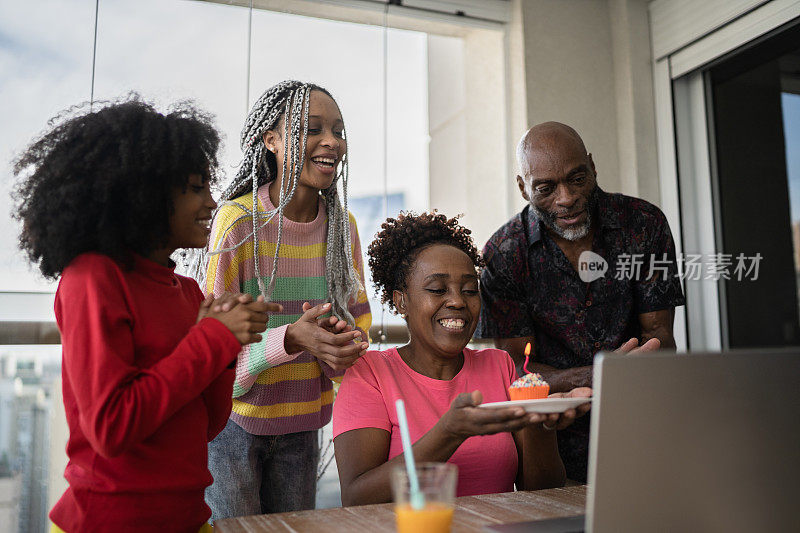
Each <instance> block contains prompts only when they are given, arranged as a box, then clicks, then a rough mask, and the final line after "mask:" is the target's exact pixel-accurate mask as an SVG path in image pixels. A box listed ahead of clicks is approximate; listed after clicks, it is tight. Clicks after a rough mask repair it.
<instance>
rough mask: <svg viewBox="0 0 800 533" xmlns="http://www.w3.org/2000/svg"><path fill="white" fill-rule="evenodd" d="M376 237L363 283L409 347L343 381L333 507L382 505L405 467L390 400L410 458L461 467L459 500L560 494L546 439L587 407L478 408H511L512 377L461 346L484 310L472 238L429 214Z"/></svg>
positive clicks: (560, 470)
mask: <svg viewBox="0 0 800 533" xmlns="http://www.w3.org/2000/svg"><path fill="white" fill-rule="evenodd" d="M382 227H383V230H382V231H381V232H380V233H379V234H378V236H377V238H376V239H375V241H374V242H373V243H372V244H371V245H370V247H369V264H370V268H371V269H372V277H373V280H374V281H375V283H376V284H377V285H378V287H380V288H381V291H382V298H383V301H384V302H386V303H387V304H388V305H389V308H390V309H392V310H395V311H397V312H399V313H400V315H401V316H402V317H403V318H404V319H405V320H406V323H407V324H408V330H409V333H410V341H409V343H408V344H406V345H405V346H402V347H400V348H397V349H394V348H392V349H389V350H386V351H382V352H379V351H371V352H367V354H366V355H365V356H364V357H362V358H361V359H359V360H358V361H356V363H355V364H354V365H353V366H352V367H351V368H350V369H349V370H348V371H347V373H346V374H345V377H344V379H343V381H342V385H341V387H340V389H339V394H338V396H337V399H336V402H335V403H334V407H333V435H334V445H335V449H336V462H337V465H338V467H339V482H340V484H341V489H342V503H343V504H344V505H362V504H368V503H380V502H388V501H390V500H391V490H390V486H389V485H390V484H389V472H390V470H391V469H392V467H393V466H394V465H396V464H402V461H403V459H402V457H401V455H402V445H401V442H400V432H399V430H398V422H397V414H396V412H395V408H394V405H395V400H397V399H398V398H402V399H403V400H404V401H405V403H406V411H407V414H408V423H409V430H410V433H411V440H412V442H414V445H413V449H414V456H415V458H416V459H417V461H419V462H422V461H447V462H450V463H454V464H456V465H458V472H459V473H458V488H457V493H458V495H459V496H466V495H471V494H488V493H494V492H508V491H512V490H514V485H515V483H516V486H517V488H518V489H525V490H533V489H541V488H547V487H554V486H561V485H563V484H564V481H565V473H564V465H563V463H562V462H561V458H560V457H559V455H558V449H557V446H556V435H555V431H554V430H555V429H562V428H564V427H566V426H568V425H569V424H571V423H572V422H573V421H574V419H575V417H576V416H578V415H579V414H583V413H585V412H586V411H587V410H588V408H589V407H588V404H585V405H584V406H581V407H580V408H578V411H577V412H576V411H575V410H568V411H567V412H565V413H562V414H560V415H558V414H554V415H542V414H535V413H531V414H528V413H526V412H525V411H524V410H523V409H522V408H521V407H509V408H505V409H479V408H477V406H478V405H479V404H481V403H483V402H498V401H505V400H508V392H507V390H508V386H509V385H510V384H511V382H512V381H513V380H514V379H515V371H514V363H513V362H512V360H511V358H510V357H509V355H508V354H507V353H506V352H504V351H502V350H497V349H485V350H471V349H469V348H467V347H466V346H467V343H468V342H469V341H470V339H471V338H472V334H473V332H474V331H475V327H476V325H477V321H478V315H479V314H480V306H481V302H480V296H479V294H478V274H477V268H478V267H479V266H480V264H481V259H480V256H479V255H478V251H477V250H476V248H475V245H474V244H473V242H472V238H471V237H470V235H469V234H470V231H469V230H468V229H466V228H464V227H462V226H460V225H459V224H458V222H457V220H456V219H455V218H452V219H447V217H445V216H444V215H442V214H436V213H432V214H430V213H423V214H421V215H414V214H406V215H404V214H401V215H400V216H399V217H398V218H397V219H392V218H390V219H388V220H387V221H386V222H385V223H384V224H383V226H382ZM591 392H592V391H591V389H587V388H581V389H575V390H573V391H571V392H570V393H567V394H566V395H567V396H590V395H591ZM562 395H563V394H554V395H552V396H562Z"/></svg>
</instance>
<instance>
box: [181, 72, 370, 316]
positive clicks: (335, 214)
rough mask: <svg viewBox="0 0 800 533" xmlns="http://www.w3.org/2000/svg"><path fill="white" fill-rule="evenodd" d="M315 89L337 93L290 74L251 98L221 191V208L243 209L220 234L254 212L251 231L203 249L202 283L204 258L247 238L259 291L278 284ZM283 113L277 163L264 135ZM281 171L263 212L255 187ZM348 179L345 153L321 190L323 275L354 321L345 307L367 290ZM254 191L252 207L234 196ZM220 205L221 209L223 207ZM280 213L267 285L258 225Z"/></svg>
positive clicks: (198, 263) (340, 312)
mask: <svg viewBox="0 0 800 533" xmlns="http://www.w3.org/2000/svg"><path fill="white" fill-rule="evenodd" d="M312 91H321V92H323V93H324V94H326V95H328V96H330V97H331V99H333V96H332V95H331V94H330V92H328V91H327V90H326V89H324V88H323V87H320V86H319V85H315V84H311V83H302V82H299V81H293V80H287V81H283V82H281V83H278V84H277V85H275V86H273V87H270V88H269V89H267V90H266V91H265V92H264V94H262V95H261V97H260V98H259V99H258V100H257V101H256V102H255V103H254V104H253V107H252V109H251V110H250V113H249V114H248V116H247V119H246V120H245V124H244V127H243V128H242V133H241V137H240V143H241V147H242V150H243V151H244V158H243V160H242V163H241V165H240V166H239V169H238V171H237V173H236V176H235V178H234V179H233V181H232V183H231V184H230V185H229V186H228V187H227V188H226V189H225V190H224V191H223V192H222V195H221V197H220V201H219V203H220V207H219V209H221V208H222V207H223V206H225V205H230V206H234V207H236V208H238V209H239V210H241V211H242V214H241V215H239V216H238V217H237V218H236V219H234V220H233V221H232V222H231V223H230V224H229V225H228V227H227V228H226V229H225V233H223V235H222V236H221V238H220V242H224V240H225V235H226V234H227V232H228V231H229V230H230V229H231V228H232V227H233V226H234V225H235V224H236V222H238V221H240V220H242V219H246V218H250V219H251V220H252V224H253V231H252V233H251V234H250V235H249V236H248V237H247V238H246V239H244V240H242V241H241V242H238V243H235V244H234V245H232V246H230V247H227V248H218V249H216V250H205V251H202V252H201V254H199V257H196V258H195V260H194V261H193V263H194V264H193V266H192V270H193V272H192V274H193V275H194V276H195V277H196V278H197V279H198V281H200V283H201V284H203V280H204V278H205V274H206V262H207V257H208V256H209V255H215V254H219V253H224V252H231V251H234V250H235V249H237V248H238V247H239V246H241V245H242V244H244V242H246V240H247V239H250V238H252V239H253V244H254V246H253V259H254V267H255V274H256V279H257V282H258V287H259V291H260V292H261V294H263V295H264V296H265V297H266V298H267V299H269V298H270V297H271V295H272V292H273V290H274V288H275V279H276V273H277V269H278V258H279V254H280V247H281V240H282V235H283V212H284V209H285V207H286V206H287V205H288V204H289V202H290V201H291V200H292V198H293V196H294V193H295V191H296V189H297V184H298V182H299V180H300V174H301V172H302V170H303V164H304V162H305V155H306V139H307V136H308V113H309V106H310V95H311V92H312ZM281 118H283V131H284V135H283V142H284V151H283V153H284V154H285V155H284V161H283V166H282V168H281V169H278V165H277V159H276V156H275V154H274V153H272V152H271V151H269V150H268V149H267V147H266V146H265V145H264V142H263V140H262V138H263V136H264V134H265V133H266V132H267V131H269V130H274V129H276V128H277V127H278V125H279V123H280V120H281ZM290 143H291V145H290ZM278 177H280V189H279V191H280V193H279V201H278V205H277V207H276V208H275V210H273V211H269V212H263V211H259V209H258V197H257V195H256V192H257V190H258V188H259V187H261V186H262V185H265V184H267V183H271V182H272V181H274V180H275V179H278ZM340 178H341V181H342V189H343V192H342V194H343V196H344V205H342V202H341V201H340V195H339V191H338V182H339V179H340ZM348 181H349V165H348V156H347V154H345V155H344V157H343V160H342V166H341V168H340V171H339V173H338V174H337V175H336V176H334V179H333V182H332V183H331V185H330V187H328V188H327V189H325V190H323V191H322V195H323V197H324V199H325V207H326V210H327V215H328V246H327V253H326V257H325V277H326V281H327V284H328V297H329V299H330V302H331V306H332V313H333V314H334V315H336V316H338V317H340V318H342V319H344V320H345V321H347V322H348V324H351V325H354V323H355V320H354V318H353V316H352V314H351V313H350V311H349V310H348V308H347V304H348V302H349V301H350V299H351V298H352V299H355V298H356V296H357V295H358V291H359V290H363V286H362V284H361V280H360V278H359V276H358V273H357V272H356V271H355V268H354V267H353V254H352V249H351V247H350V238H351V236H350V221H349V217H348V214H347V213H348V211H347V184H348ZM248 190H249V191H252V194H253V203H252V206H251V209H248V208H247V207H245V206H243V205H242V204H240V203H238V202H234V201H233V200H234V199H235V198H238V197H239V196H242V195H243V194H245V193H246V192H247V191H248ZM219 209H218V210H217V213H219ZM276 216H277V217H278V239H277V243H276V246H275V255H274V258H273V264H272V273H271V274H270V277H269V285H267V286H265V284H264V281H263V279H262V276H261V273H260V265H259V252H258V246H259V240H258V231H259V229H261V228H263V227H264V226H266V225H267V224H269V223H270V222H271V221H272V219H273V218H274V217H276Z"/></svg>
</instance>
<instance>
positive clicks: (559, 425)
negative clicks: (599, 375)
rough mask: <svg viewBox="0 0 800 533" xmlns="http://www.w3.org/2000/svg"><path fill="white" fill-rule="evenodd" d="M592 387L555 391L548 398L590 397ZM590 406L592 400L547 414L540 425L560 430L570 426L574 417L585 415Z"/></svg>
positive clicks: (548, 428)
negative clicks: (562, 410) (560, 411)
mask: <svg viewBox="0 0 800 533" xmlns="http://www.w3.org/2000/svg"><path fill="white" fill-rule="evenodd" d="M591 397H592V389H590V388H589V387H579V388H577V389H572V390H571V391H569V392H556V393H554V394H551V395H550V396H548V398H591ZM591 407H592V402H586V403H583V404H581V405H579V406H578V407H576V408H574V409H567V410H566V411H564V412H563V413H552V414H548V415H546V416H547V420H545V421H543V422H542V427H543V428H544V429H547V430H554V429H557V430H561V429H564V428H566V427H568V426H570V425H571V424H572V423H573V422H575V419H576V418H578V417H581V416H583V415H585V414H586V413H587V412H589V409H591Z"/></svg>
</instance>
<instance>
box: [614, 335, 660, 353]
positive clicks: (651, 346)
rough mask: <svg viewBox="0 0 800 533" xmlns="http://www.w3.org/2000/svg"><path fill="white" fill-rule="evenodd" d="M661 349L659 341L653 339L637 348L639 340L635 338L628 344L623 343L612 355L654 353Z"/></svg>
mask: <svg viewBox="0 0 800 533" xmlns="http://www.w3.org/2000/svg"><path fill="white" fill-rule="evenodd" d="M659 348H661V341H660V340H658V339H657V338H655V337H653V338H652V339H650V340H649V341H647V342H645V343H644V344H642V345H641V346H639V339H637V338H636V337H633V338H631V339H630V340H628V342H625V343H623V345H622V346H620V347H619V348H617V349H616V350H614V353H629V354H634V353H645V352H654V351H656V350H658V349H659Z"/></svg>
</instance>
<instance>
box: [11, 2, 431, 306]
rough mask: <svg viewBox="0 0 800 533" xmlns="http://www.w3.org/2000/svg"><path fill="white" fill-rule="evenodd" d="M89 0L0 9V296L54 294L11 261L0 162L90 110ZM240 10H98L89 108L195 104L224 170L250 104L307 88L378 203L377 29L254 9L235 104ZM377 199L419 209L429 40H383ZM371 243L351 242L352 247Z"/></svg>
mask: <svg viewBox="0 0 800 533" xmlns="http://www.w3.org/2000/svg"><path fill="white" fill-rule="evenodd" d="M94 22H95V1H94V0H37V1H36V2H20V1H18V0H0V96H2V97H0V161H1V162H2V164H0V224H3V227H5V228H6V231H3V232H0V292H2V291H10V290H15V291H53V290H54V289H55V286H54V284H52V283H48V282H46V281H44V280H43V279H41V277H40V276H38V275H37V274H36V273H35V272H33V271H31V269H30V268H29V267H28V266H27V264H26V262H25V260H24V258H23V257H22V254H21V253H20V252H18V251H17V247H16V239H17V231H18V230H17V226H16V222H15V221H13V220H12V218H11V216H10V212H11V209H12V202H11V200H10V198H9V192H10V191H11V189H12V187H13V182H14V178H13V175H12V173H11V170H10V167H11V161H12V160H13V159H14V157H15V155H16V154H19V153H20V152H21V151H22V150H23V149H24V148H25V146H26V145H27V144H28V143H29V142H30V141H31V140H33V138H34V136H36V135H37V134H38V133H40V132H42V131H43V130H44V128H45V127H46V124H47V120H48V119H49V118H50V117H52V116H54V115H55V114H57V113H58V112H59V111H61V110H63V109H65V108H67V107H69V106H71V105H74V104H77V103H80V102H84V101H87V100H89V97H90V94H91V87H92V85H91V78H92V47H93V36H94ZM247 27H248V10H247V9H246V8H241V7H235V6H228V5H219V4H214V3H209V2H197V1H193V0H101V1H100V5H99V11H98V29H97V58H96V69H95V85H94V96H95V100H103V99H113V98H118V97H120V96H123V95H125V94H127V93H128V92H129V91H131V90H133V91H137V92H139V93H140V94H141V95H142V96H143V97H144V98H145V99H147V100H150V101H153V102H155V103H156V104H157V105H158V106H160V107H161V108H162V109H165V108H166V106H168V105H169V104H170V103H171V102H174V101H177V100H183V99H187V98H188V99H193V100H195V101H196V103H197V104H198V105H199V106H200V107H202V108H204V109H206V110H208V111H210V112H212V113H214V114H215V115H216V117H217V125H218V127H219V128H220V130H221V131H222V132H223V135H224V146H223V150H222V152H221V161H222V166H223V171H224V172H225V173H226V174H227V175H228V176H229V177H232V175H233V174H234V173H235V168H236V166H237V164H238V162H239V160H240V157H241V151H240V149H239V132H240V130H241V126H242V124H243V121H244V118H245V116H246V113H247V110H248V109H249V107H250V104H251V103H252V102H254V101H255V100H256V99H257V98H258V97H259V96H260V94H261V93H262V92H263V91H264V90H265V89H266V88H268V87H269V86H271V85H273V84H275V83H277V82H279V81H281V80H283V79H290V78H291V79H299V80H304V81H313V82H315V83H317V84H319V85H321V86H323V87H325V88H327V89H328V90H330V91H331V93H332V94H333V95H334V97H335V98H336V100H337V102H338V103H339V105H340V108H341V110H342V115H343V118H344V120H345V125H346V127H347V134H348V147H349V155H350V180H351V181H350V188H349V190H350V196H351V197H353V198H358V197H368V196H375V195H382V194H383V191H384V186H383V157H384V150H383V146H384V137H383V135H384V119H383V90H384V84H383V75H384V73H383V31H384V30H383V28H380V27H375V26H366V25H358V24H350V23H342V22H334V21H327V20H322V19H315V18H309V17H300V16H295V15H286V14H280V13H274V12H269V11H261V10H255V11H254V13H253V21H252V48H251V69H250V75H249V83H250V93H249V96H250V98H249V102H247V101H246V95H247V83H248V75H247ZM387 41H388V48H387V55H388V62H387V65H388V71H387V78H388V82H389V83H388V84H387V86H388V101H389V107H388V112H387V121H386V123H387V125H388V127H387V128H386V129H387V131H388V137H387V146H388V150H387V157H388V168H389V173H388V177H387V178H388V184H389V186H388V192H389V193H401V194H403V198H404V204H403V206H404V207H405V208H406V209H408V208H413V209H418V210H421V209H425V208H427V203H428V197H427V189H428V187H427V180H428V158H427V150H428V142H429V138H428V123H427V116H428V109H427V40H426V37H425V35H424V34H422V33H418V32H409V31H402V30H393V29H390V30H388V36H387ZM371 239H372V235H368V234H365V233H364V232H362V233H361V240H362V245H363V247H364V248H366V245H367V244H368V243H369V241H370V240H371Z"/></svg>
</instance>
